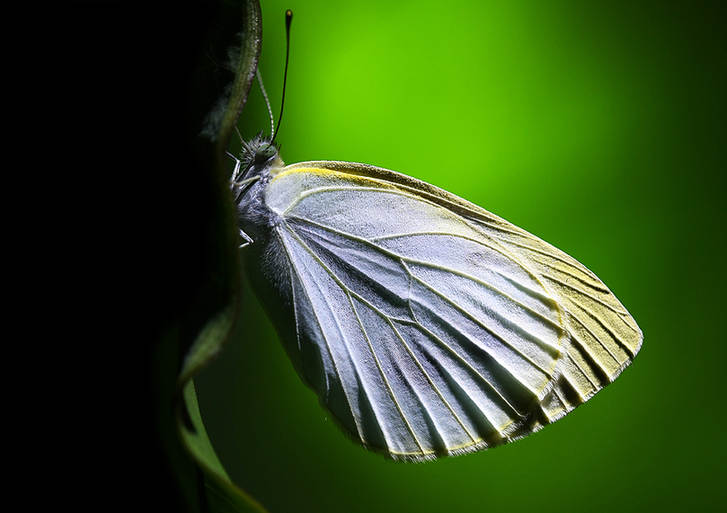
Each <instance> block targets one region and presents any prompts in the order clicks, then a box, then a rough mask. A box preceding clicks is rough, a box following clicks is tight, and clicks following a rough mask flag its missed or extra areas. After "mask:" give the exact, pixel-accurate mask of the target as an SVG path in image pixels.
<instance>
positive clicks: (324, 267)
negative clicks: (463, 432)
mask: <svg viewBox="0 0 727 513" xmlns="http://www.w3.org/2000/svg"><path fill="white" fill-rule="evenodd" d="M283 222H284V223H285V227H286V228H287V230H288V231H289V232H290V234H291V235H293V237H295V239H296V240H297V241H298V243H299V244H300V245H301V246H302V247H303V248H304V249H305V250H306V252H307V253H308V254H309V255H310V256H311V257H312V258H313V259H314V260H315V261H316V263H317V264H318V265H320V266H321V268H322V269H324V270H325V271H326V273H328V275H329V276H330V277H331V278H332V279H333V281H335V282H336V284H337V285H338V286H339V287H340V288H341V290H342V291H344V292H345V293H346V296H347V297H348V299H349V301H350V302H351V305H352V308H353V309H354V314H355V315H356V318H357V319H358V321H359V325H361V326H362V327H363V325H362V324H361V319H360V318H359V317H358V312H357V311H356V309H355V307H354V306H353V301H352V299H351V292H353V291H351V290H350V289H349V288H348V287H347V286H346V285H345V284H344V283H343V282H342V281H341V280H340V279H339V278H338V276H336V274H335V273H334V272H333V271H332V270H331V269H330V268H329V267H328V266H327V265H326V263H325V262H323V260H321V259H320V258H319V257H318V255H316V253H315V251H313V250H312V249H311V248H310V246H308V244H307V243H306V242H305V241H304V240H303V239H301V238H300V236H299V235H298V234H297V233H295V230H293V229H292V228H291V227H290V226H289V225H288V223H287V222H285V221H283ZM356 296H357V297H356V299H359V300H363V301H364V302H366V303H368V302H367V301H366V300H365V299H363V298H361V297H360V296H358V294H356ZM326 302H328V301H327V300H326ZM371 306H373V305H371ZM334 318H335V316H334ZM336 323H338V319H336ZM339 332H340V333H341V337H342V338H343V339H344V341H345V340H346V337H345V336H344V335H343V331H342V330H341V329H340V327H339ZM364 337H365V338H366V341H367V342H368V345H369V350H370V351H371V354H372V356H373V357H374V361H375V362H376V367H377V368H378V370H379V373H380V374H381V378H382V379H383V380H384V384H385V385H386V390H387V392H388V393H389V395H390V396H391V399H392V401H393V402H394V405H395V406H396V409H397V410H398V412H399V414H400V415H401V418H402V420H403V421H404V423H405V424H406V427H407V429H408V430H409V432H410V433H411V435H412V437H414V441H415V442H416V444H417V445H418V446H419V449H420V450H421V451H422V453H423V452H424V448H423V447H422V446H421V443H420V442H419V439H418V438H417V436H416V434H415V433H414V430H413V429H412V427H411V424H410V423H409V419H408V418H407V417H406V415H405V414H404V411H403V410H402V408H401V405H400V404H399V401H398V400H397V399H396V395H395V394H394V391H393V389H392V388H391V384H390V383H389V380H388V379H387V377H386V374H385V373H384V370H383V369H382V367H381V362H380V361H379V358H378V357H377V356H376V352H375V351H374V348H373V347H372V345H371V341H370V340H369V338H368V335H367V334H366V333H365V331H364ZM346 347H348V343H347V342H346ZM349 356H350V353H349ZM351 361H352V362H353V361H355V359H353V358H351ZM354 367H355V366H354ZM357 372H358V370H357ZM361 382H362V383H363V380H361ZM372 410H373V409H372ZM377 421H378V418H377ZM379 425H382V426H383V424H381V422H380V421H379Z"/></svg>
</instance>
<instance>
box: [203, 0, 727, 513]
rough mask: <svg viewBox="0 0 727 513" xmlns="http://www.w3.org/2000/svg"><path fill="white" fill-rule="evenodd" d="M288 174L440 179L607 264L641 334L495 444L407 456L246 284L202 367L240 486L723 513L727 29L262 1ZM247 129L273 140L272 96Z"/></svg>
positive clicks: (690, 9)
mask: <svg viewBox="0 0 727 513" xmlns="http://www.w3.org/2000/svg"><path fill="white" fill-rule="evenodd" d="M262 8H263V20H264V29H263V50H262V57H261V71H262V74H263V77H264V78H265V81H266V86H267V89H268V93H269V95H270V98H271V101H272V103H273V110H274V112H275V114H276V116H277V111H278V106H279V98H280V92H281V86H282V69H283V63H284V49H285V37H284V22H283V18H284V16H283V13H284V10H285V9H286V8H291V9H293V11H294V13H295V18H294V21H293V28H292V43H291V61H290V70H289V76H288V92H287V98H286V102H285V115H284V117H283V121H282V126H281V130H280V134H279V136H278V141H279V142H280V143H281V145H282V149H281V153H282V157H283V159H284V160H285V161H286V162H288V163H293V162H298V161H304V160H314V159H330V160H348V161H355V162H365V163H369V164H374V165H378V166H382V167H386V168H390V169H395V170H397V171H401V172H403V173H406V174H409V175H412V176H415V177H417V178H420V179H422V180H425V181H427V182H430V183H433V184H435V185H438V186H440V187H443V188H445V189H447V190H449V191H451V192H453V193H455V194H457V195H460V196H462V197H464V198H466V199H468V200H470V201H473V202H474V203H477V204H478V205H481V206H483V207H485V208H486V209H488V210H490V211H492V212H494V213H496V214H498V215H501V216H502V217H505V218H506V219H508V220H509V221H511V222H513V223H515V224H517V225H518V226H521V227H523V228H525V229H527V230H529V231H530V232H532V233H534V234H536V235H538V236H539V237H541V238H543V239H544V240H546V241H548V242H550V243H552V244H554V245H555V246H557V247H558V248H560V249H562V250H564V251H566V252H567V253H569V254H571V255H572V256H574V257H575V258H577V259H578V260H579V261H581V262H582V263H584V264H585V265H586V266H587V267H589V268H590V269H591V270H593V271H594V272H595V273H596V274H597V275H598V276H599V277H600V278H601V279H602V280H603V281H604V282H605V283H606V284H607V285H608V286H609V287H610V288H611V289H612V290H613V291H614V292H615V294H616V295H617V296H618V298H619V299H620V300H621V301H622V302H623V304H624V305H625V306H626V308H627V309H628V310H629V311H630V312H631V313H632V315H633V316H634V318H635V319H636V321H637V322H638V323H639V325H640V327H641V328H642V330H643V332H644V336H645V340H644V346H643V348H642V350H641V353H640V354H639V355H638V356H637V358H636V360H635V362H634V363H633V365H632V367H630V368H629V369H627V370H626V371H625V372H624V374H623V375H622V376H621V377H620V378H618V380H617V381H616V382H615V383H613V384H612V385H610V386H608V387H607V388H606V389H605V390H603V391H602V392H601V393H599V394H598V395H597V396H596V397H595V398H593V399H592V400H591V401H589V402H588V403H586V404H585V405H583V406H581V407H579V408H578V409H577V410H576V411H574V412H573V413H571V414H570V415H568V416H567V417H565V418H564V419H563V420H561V421H558V422H557V423H556V424H555V425H554V426H550V427H548V428H546V429H545V430H543V431H541V432H540V433H537V434H535V435H532V436H530V437H528V438H526V439H524V440H521V441H518V442H516V443H514V444H510V445H507V446H504V447H500V448H497V449H493V450H489V451H484V452H480V453H477V454H471V455H467V456H462V457H457V458H450V459H445V460H442V461H437V462H433V463H426V464H416V465H415V464H401V463H394V462H391V461H388V460H386V459H384V458H383V457H381V456H379V455H376V454H373V453H368V452H366V451H365V450H363V449H361V448H359V447H358V446H356V445H355V444H353V443H352V442H350V441H349V440H348V439H347V438H346V437H345V436H344V435H343V434H342V433H341V432H340V431H339V430H338V428H337V427H336V426H335V424H334V422H333V421H332V420H331V419H330V418H328V417H327V414H326V412H325V411H324V410H323V409H322V408H321V407H320V406H319V404H318V401H317V399H316V397H315V395H314V394H313V392H311V391H310V390H309V389H308V388H306V387H305V386H304V385H303V384H302V382H301V381H300V379H299V378H298V376H297V374H296V373H295V371H294V370H293V367H292V365H291V364H290V362H289V361H288V358H287V356H286V355H285V353H284V351H283V348H282V346H281V344H280V343H279V342H278V340H277V337H276V335H275V333H274V331H273V328H272V326H271V325H270V323H269V322H268V320H267V318H266V317H265V316H264V314H263V312H262V310H261V309H260V307H259V305H258V304H257V301H256V300H255V298H254V296H253V295H252V294H251V293H250V291H249V289H247V291H246V295H245V297H244V303H243V310H244V314H243V318H242V319H241V320H240V322H239V323H238V333H237V335H236V336H235V337H234V339H233V341H232V342H231V344H230V345H229V346H228V347H227V348H226V349H225V352H224V353H223V355H222V357H221V358H219V359H218V360H217V361H216V362H215V363H214V364H213V365H212V366H211V367H210V368H208V369H207V370H205V371H204V372H203V373H202V375H201V376H200V377H199V378H198V380H197V382H198V389H199V396H200V403H201V408H202V413H203V415H204V417H205V422H206V425H207V428H208V431H209V434H210V437H211V438H212V441H213V443H214V444H215V447H216V449H217V452H218V454H219V456H220V458H221V460H222V462H223V464H224V465H225V467H226V468H227V470H228V472H229V474H230V475H231V476H232V478H233V479H234V480H235V481H236V482H237V483H238V484H240V485H241V486H242V487H243V488H245V489H246V490H247V491H249V492H250V493H251V494H253V495H254V496H255V497H256V498H257V499H258V500H260V502H261V503H262V504H264V505H265V506H266V507H267V508H269V509H270V511H271V512H288V511H316V512H323V511H326V512H327V511H335V512H340V511H346V512H370V511H381V512H388V511H421V512H425V511H426V512H429V511H488V512H491V511H507V512H508V513H510V512H516V511H539V512H547V511H557V512H563V511H614V510H618V511H620V512H626V511H643V510H657V509H658V510H661V511H683V510H686V509H690V510H699V511H704V510H719V509H721V508H722V507H723V506H724V500H725V487H724V482H725V478H726V475H725V474H726V472H725V456H726V455H727V454H726V453H727V451H725V442H724V435H723V432H724V426H725V424H726V421H727V415H726V414H725V399H724V381H725V376H726V375H727V367H726V363H727V351H726V350H725V347H726V346H727V335H726V331H725V327H724V323H725V321H724V319H725V314H724V308H725V300H724V291H725V278H724V275H725V268H724V263H725V257H726V256H727V255H726V252H725V227H724V222H725V217H726V216H725V203H724V202H725V199H724V195H725V192H727V190H726V187H725V185H726V180H725V175H726V174H727V168H726V166H725V162H726V157H725V153H726V149H725V148H726V141H727V138H726V137H725V120H726V119H727V109H726V108H725V96H726V95H725V91H727V84H726V83H725V76H726V72H725V63H726V62H727V57H726V55H725V48H727V44H726V43H725V33H724V26H725V23H724V18H723V17H722V16H720V13H719V12H718V10H717V9H711V8H709V7H706V6H703V5H702V6H694V5H692V4H686V3H685V5H684V6H681V7H679V6H675V5H674V4H672V5H671V6H666V5H664V3H662V2H651V3H647V4H641V5H639V6H634V5H632V4H627V5H625V6H617V5H614V3H613V2H605V1H598V2H587V3H586V2H574V1H563V2H536V1H532V2H507V3H505V2H503V3H498V4H493V3H490V2H481V1H450V2H446V3H445V4H444V7H442V5H441V4H440V3H439V2H425V1H417V2H405V1H402V2H393V1H391V0H388V1H370V0H369V1H349V2H333V1H312V0H305V1H294V0H287V1H286V2H279V1H266V0H263V2H262ZM253 89H254V90H253V93H252V95H251V100H250V102H249V104H248V108H247V111H246V112H245V113H244V114H243V120H242V122H241V125H240V126H241V128H242V130H243V133H244V135H245V136H246V137H251V136H252V135H254V134H255V133H256V132H257V131H259V130H262V129H264V130H268V126H269V122H268V120H267V114H266V111H265V107H264V103H263V101H262V97H261V95H260V91H259V89H258V88H257V87H254V88H253Z"/></svg>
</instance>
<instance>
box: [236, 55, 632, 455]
mask: <svg viewBox="0 0 727 513" xmlns="http://www.w3.org/2000/svg"><path fill="white" fill-rule="evenodd" d="M286 62H287V57H286ZM261 85H262V83H261ZM263 91H264V88H263ZM274 132H277V130H272V131H271V133H274ZM273 141H274V135H273V136H272V137H264V136H262V135H258V136H257V137H255V138H253V139H252V140H251V141H249V142H243V148H242V155H241V157H240V158H239V159H238V158H235V161H236V163H235V169H234V172H233V173H232V177H231V180H230V187H231V191H232V194H233V197H234V201H235V205H236V208H237V216H238V223H239V226H240V235H241V238H242V241H243V244H242V247H245V248H246V249H245V251H244V253H245V257H246V258H245V266H246V268H247V274H248V276H249V277H250V279H251V282H252V284H253V286H254V287H255V289H256V292H257V293H258V294H259V296H260V297H261V298H262V299H263V303H264V305H265V307H266V310H267V311H268V313H269V315H270V316H271V317H272V319H273V321H274V324H275V325H276V328H277V330H278V332H279V335H280V338H281V340H282V342H283V345H284V346H285V349H286V351H287V353H288V355H289V356H290V359H291V360H292V362H293V364H294V366H295V368H296V369H297V371H298V373H299V374H300V376H301V377H302V379H303V381H304V382H305V383H306V384H307V385H309V386H310V387H311V388H312V389H313V390H314V391H315V393H316V394H317V395H318V397H319V399H320V402H321V403H322V405H323V406H324V407H325V408H326V409H327V410H329V411H330V412H331V413H332V415H333V417H334V418H335V419H336V420H337V422H338V424H339V425H340V426H341V428H342V429H343V430H344V431H345V432H346V433H348V434H349V435H350V436H351V437H352V438H353V439H354V440H356V441H358V442H360V443H361V444H362V445H363V446H364V447H366V448H368V449H371V450H374V451H377V452H381V453H383V454H385V455H386V456H389V457H390V458H393V459H396V460H406V461H422V460H429V459H434V458H437V457H440V456H445V455H456V454H461V453H466V452H472V451H477V450H480V449H485V448H488V447H493V446H497V445H500V444H503V443H507V442H510V441H513V440H516V439H518V438H521V437H524V436H526V435H528V434H530V433H533V432H535V431H538V430H539V429H541V428H542V427H543V426H545V425H547V424H550V423H552V422H554V421H556V420H557V419H559V418H561V417H562V416H564V415H565V414H567V413H568V412H570V411H572V410H573V409H574V408H575V407H576V406H578V405H579V404H581V403H583V402H585V401H587V400H588V399H590V398H591V397H592V396H593V395H594V394H595V393H596V392H598V391H599V390H600V389H601V388H603V387H604V386H605V385H607V384H609V383H611V382H612V381H613V380H614V379H615V378H616V377H617V376H618V375H619V374H620V373H621V371H623V369H624V368H625V367H626V366H628V365H629V364H630V363H631V361H632V360H633V358H634V357H635V355H636V354H637V353H638V351H639V349H640V347H641V343H642V338H643V337H642V332H641V330H640V329H639V327H638V326H637V324H636V322H635V321H634V319H633V318H632V316H631V315H630V314H629V313H628V311H627V310H626V309H625V308H624V306H623V305H622V304H621V303H620V302H619V300H618V299H617V298H616V297H615V296H614V295H613V293H612V292H611V291H610V290H609V289H608V288H607V287H606V286H605V285H604V284H603V282H602V281H601V280H599V279H598V277H597V276H596V275H595V274H593V273H592V272H591V271H589V270H588V269H587V268H586V267H585V266H583V265H582V264H581V263H579V262H578V261H576V260H575V259H574V258H572V257H570V256H568V255H567V254H565V253H564V252H562V251H560V250H558V249H557V248H555V247H553V246H551V245H550V244H548V243H546V242H544V241H542V240H540V239H539V238H537V237H535V236H534V235H531V234H530V233H528V232H527V231H525V230H523V229H521V228H518V227H517V226H514V225H512V224H511V223H509V222H507V221H505V220H504V219H502V218H500V217H498V216H496V215H494V214H492V213H490V212H488V211H486V210H484V209H483V208H481V207H479V206H477V205H474V204H472V203H470V202H468V201H466V200H464V199H462V198H460V197H457V196H455V195H454V194H451V193H449V192H447V191H445V190H442V189H440V188H437V187H435V186H433V185H430V184H428V183H425V182H423V181H420V180H417V179H415V178H412V177H410V176H407V175H404V174H401V173H398V172H395V171H390V170H387V169H383V168H379V167H375V166H371V165H367V164H356V163H351V162H339V161H311V162H302V163H297V164H292V165H287V166H286V165H284V163H283V162H282V160H281V159H280V156H279V152H278V147H277V146H276V145H275V144H274V142H273Z"/></svg>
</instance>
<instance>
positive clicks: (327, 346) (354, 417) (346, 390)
mask: <svg viewBox="0 0 727 513" xmlns="http://www.w3.org/2000/svg"><path fill="white" fill-rule="evenodd" d="M275 233H276V235H277V236H278V238H279V240H280V242H281V244H282V246H283V248H284V249H285V252H286V254H287V256H288V261H289V262H290V265H291V267H292V269H293V271H294V272H295V274H296V276H298V279H299V280H300V281H301V283H303V280H302V278H301V276H300V272H299V271H298V268H297V267H296V265H295V262H294V261H293V258H292V256H291V254H290V250H289V249H288V247H287V245H286V244H285V239H284V238H283V237H282V236H281V235H280V233H279V232H278V231H277V230H275ZM303 292H304V293H305V295H306V297H307V298H308V302H309V303H310V305H311V310H312V311H313V316H314V317H315V320H316V324H317V325H318V329H319V331H320V333H321V337H322V338H323V341H324V342H325V343H326V350H327V351H328V355H329V357H330V358H331V362H332V363H333V369H334V371H335V372H336V377H337V378H338V381H339V382H340V383H341V389H342V390H343V394H344V396H345V397H346V402H347V403H348V408H349V410H350V411H351V416H352V417H353V420H354V422H355V423H356V430H357V431H358V435H359V437H360V438H361V441H362V442H363V443H364V444H366V437H365V436H364V433H363V428H362V427H361V425H360V422H359V419H358V417H357V416H356V415H355V414H354V409H353V406H352V403H351V398H350V396H349V394H350V392H349V390H348V389H347V387H346V383H345V381H344V380H343V379H342V378H341V372H340V370H339V369H338V365H337V364H336V358H335V357H334V356H333V351H332V350H331V346H330V344H329V343H328V338H327V337H326V333H325V331H324V329H323V324H321V320H320V319H319V318H318V313H317V312H316V309H315V306H314V305H313V301H312V300H311V297H310V294H308V290H307V289H306V288H305V286H303ZM324 299H325V297H324ZM326 304H328V301H327V300H326ZM329 306H330V305H329ZM333 317H334V319H335V318H336V317H335V314H334V316H333ZM336 322H338V320H337V319H336ZM339 330H340V326H339ZM346 352H347V353H348V356H349V359H350V360H351V362H352V364H353V368H354V370H355V371H356V375H357V376H358V379H359V381H360V382H361V384H362V386H363V379H362V378H361V373H360V372H359V370H358V367H357V366H356V364H355V362H354V360H353V358H352V357H351V353H350V351H349V349H348V346H347V345H346ZM367 396H368V394H367ZM372 411H374V410H373V408H372ZM374 415H376V412H375V411H374Z"/></svg>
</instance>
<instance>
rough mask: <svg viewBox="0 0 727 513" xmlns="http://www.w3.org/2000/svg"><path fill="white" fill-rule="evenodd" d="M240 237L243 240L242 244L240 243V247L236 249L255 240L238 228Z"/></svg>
mask: <svg viewBox="0 0 727 513" xmlns="http://www.w3.org/2000/svg"><path fill="white" fill-rule="evenodd" d="M240 238H241V239H242V240H243V241H244V242H243V243H242V244H240V247H239V248H238V249H242V248H244V247H246V246H249V245H250V244H252V243H253V242H255V241H254V240H252V237H250V236H249V235H248V234H246V233H245V232H243V231H242V229H241V230H240Z"/></svg>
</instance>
